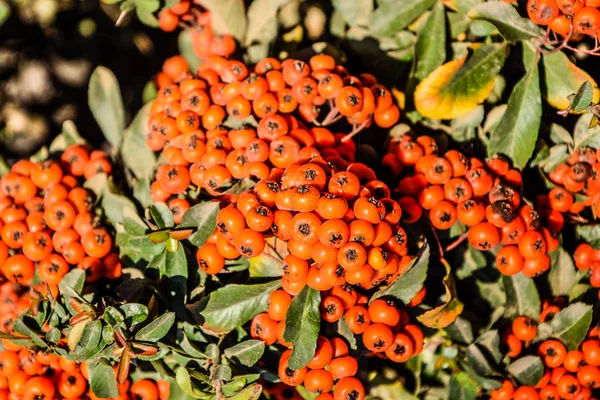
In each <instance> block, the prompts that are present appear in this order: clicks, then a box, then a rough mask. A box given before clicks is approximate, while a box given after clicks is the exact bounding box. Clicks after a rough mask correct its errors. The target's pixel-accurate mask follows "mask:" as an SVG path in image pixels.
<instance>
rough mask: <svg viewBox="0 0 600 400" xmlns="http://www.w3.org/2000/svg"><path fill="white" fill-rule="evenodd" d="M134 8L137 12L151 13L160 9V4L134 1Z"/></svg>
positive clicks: (144, 0) (151, 0) (139, 0)
mask: <svg viewBox="0 0 600 400" xmlns="http://www.w3.org/2000/svg"><path fill="white" fill-rule="evenodd" d="M134 3H135V7H136V8H137V9H138V10H142V11H144V12H149V13H152V12H154V11H156V10H158V9H159V8H160V2H159V1H158V0H134Z"/></svg>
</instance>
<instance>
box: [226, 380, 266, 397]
mask: <svg viewBox="0 0 600 400" xmlns="http://www.w3.org/2000/svg"><path fill="white" fill-rule="evenodd" d="M261 393H262V385H259V384H258V383H255V384H252V385H250V386H248V387H247V388H245V389H244V390H242V391H241V392H238V393H236V394H234V395H233V396H231V397H228V398H227V400H257V399H259V398H260V394H261Z"/></svg>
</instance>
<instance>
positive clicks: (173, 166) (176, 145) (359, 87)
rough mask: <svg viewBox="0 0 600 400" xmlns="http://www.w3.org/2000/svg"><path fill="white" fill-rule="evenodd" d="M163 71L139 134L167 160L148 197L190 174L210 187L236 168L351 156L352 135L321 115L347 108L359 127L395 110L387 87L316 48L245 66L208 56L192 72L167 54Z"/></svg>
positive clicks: (173, 189)
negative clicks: (238, 123) (303, 55)
mask: <svg viewBox="0 0 600 400" xmlns="http://www.w3.org/2000/svg"><path fill="white" fill-rule="evenodd" d="M163 72H164V74H165V75H167V76H168V77H169V79H168V80H167V79H162V80H163V81H164V82H160V80H159V85H160V86H161V87H160V91H159V94H158V97H157V98H156V99H155V100H154V102H153V103H152V107H151V116H150V119H149V121H148V130H149V133H148V135H147V139H146V142H147V144H148V146H149V147H150V148H151V149H152V150H154V151H161V154H162V157H163V158H164V159H165V160H166V161H167V163H166V164H163V165H161V166H160V167H159V168H158V171H157V174H156V181H155V182H154V183H153V184H152V188H151V193H152V198H153V199H154V201H162V202H166V201H167V200H169V199H170V198H171V196H174V195H179V194H181V193H184V192H185V191H186V190H187V189H188V186H190V184H193V186H192V187H195V188H196V189H204V190H206V191H207V192H208V193H209V194H211V195H212V196H217V195H219V194H220V193H221V192H222V191H223V190H224V189H226V188H228V187H231V186H232V185H233V184H235V182H237V181H238V180H240V179H242V178H251V179H253V180H255V181H258V180H261V179H270V178H273V177H274V176H277V175H278V174H279V175H280V174H281V173H282V171H283V169H285V168H286V167H288V166H290V165H292V164H295V163H306V162H308V161H309V160H311V159H313V158H315V157H323V158H324V159H325V160H326V161H328V162H332V163H336V164H345V163H346V162H352V161H354V157H355V151H356V145H355V144H354V142H353V141H352V140H348V136H347V135H346V134H344V133H335V134H334V133H333V132H332V131H330V130H329V129H328V128H326V127H325V125H328V124H329V123H330V122H334V121H337V120H338V119H340V118H344V117H345V118H347V120H348V121H349V122H350V123H351V124H353V126H355V127H360V129H362V128H364V127H366V126H367V125H369V124H370V123H371V122H372V121H375V123H376V124H377V125H379V126H382V127H388V126H390V125H391V124H393V123H395V122H396V121H397V120H398V118H399V110H398V107H397V106H395V105H394V104H393V100H392V95H391V93H390V92H389V91H388V90H387V89H386V88H385V87H383V86H381V85H379V84H377V82H376V81H375V79H374V78H373V77H372V76H371V75H368V74H367V75H361V76H360V77H354V76H351V75H348V73H347V72H346V71H345V69H344V68H343V67H341V66H339V65H336V64H335V61H334V59H333V58H332V57H330V56H327V55H324V54H320V55H316V56H314V57H312V58H311V59H310V62H309V63H305V62H303V61H299V60H293V59H288V60H285V61H283V62H279V61H278V60H276V59H272V58H267V59H263V60H262V61H261V62H259V63H258V64H257V65H256V66H255V67H254V68H253V69H252V70H250V71H249V70H248V67H247V66H246V65H245V64H243V63H241V62H239V61H233V60H226V59H225V58H222V57H217V56H212V57H209V58H208V59H207V60H206V61H205V62H204V63H203V64H202V65H201V66H200V67H199V69H198V71H197V73H196V74H193V73H191V72H189V71H188V66H187V64H186V63H185V61H184V60H183V59H182V58H181V57H174V58H172V59H169V60H167V61H166V62H165V65H164V66H163ZM171 82H174V83H171ZM327 102H329V104H330V106H331V108H330V112H329V114H328V116H327V117H326V118H325V120H324V121H322V123H319V122H318V121H317V118H318V117H319V114H320V108H319V107H320V106H321V105H322V104H324V103H327ZM227 116H229V117H231V118H232V119H234V120H245V119H246V118H248V117H250V116H253V117H255V118H256V120H257V126H256V127H253V126H250V125H248V126H244V127H241V128H239V129H228V128H226V127H224V126H223V124H224V122H226V121H225V119H226V118H227ZM307 124H308V126H307ZM311 125H312V126H311ZM355 131H357V130H355Z"/></svg>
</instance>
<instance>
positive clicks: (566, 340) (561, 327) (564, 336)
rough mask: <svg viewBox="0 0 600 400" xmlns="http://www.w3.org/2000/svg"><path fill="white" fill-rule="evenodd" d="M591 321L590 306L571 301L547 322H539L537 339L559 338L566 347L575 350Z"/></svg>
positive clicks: (583, 337)
mask: <svg viewBox="0 0 600 400" xmlns="http://www.w3.org/2000/svg"><path fill="white" fill-rule="evenodd" d="M591 322H592V306H589V305H587V304H584V303H573V304H571V305H570V306H568V307H567V308H565V309H563V310H561V311H560V312H558V313H557V314H556V315H555V316H554V318H552V320H551V321H550V322H548V323H542V324H540V327H539V328H540V329H539V331H540V333H541V332H544V333H545V334H544V335H540V337H539V338H538V339H539V340H543V339H546V338H548V337H552V338H555V339H558V340H560V341H561V342H562V343H563V344H564V345H565V346H567V349H569V350H576V349H577V348H578V347H579V345H580V344H581V342H582V341H583V339H585V336H586V334H587V332H588V329H589V327H590V324H591Z"/></svg>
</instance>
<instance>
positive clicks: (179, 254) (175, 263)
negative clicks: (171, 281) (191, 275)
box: [161, 246, 188, 278]
mask: <svg viewBox="0 0 600 400" xmlns="http://www.w3.org/2000/svg"><path fill="white" fill-rule="evenodd" d="M163 268H164V270H162V269H161V274H162V275H164V276H168V277H169V278H173V277H176V276H181V277H184V278H187V277H188V265H187V259H186V258H185V249H184V248H183V246H179V247H178V248H177V250H176V251H174V252H172V251H165V264H164V267H163Z"/></svg>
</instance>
